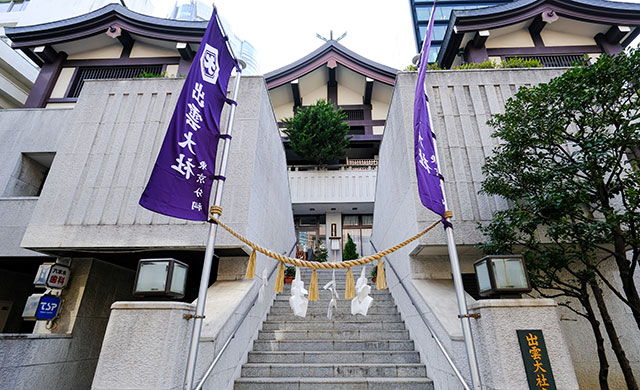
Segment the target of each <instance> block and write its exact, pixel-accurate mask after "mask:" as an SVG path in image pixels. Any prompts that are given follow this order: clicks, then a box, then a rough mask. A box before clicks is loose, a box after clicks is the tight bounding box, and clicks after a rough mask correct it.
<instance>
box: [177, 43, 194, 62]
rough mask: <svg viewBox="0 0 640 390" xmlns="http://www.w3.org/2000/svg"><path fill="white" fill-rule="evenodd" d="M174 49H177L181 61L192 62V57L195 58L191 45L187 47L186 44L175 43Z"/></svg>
mask: <svg viewBox="0 0 640 390" xmlns="http://www.w3.org/2000/svg"><path fill="white" fill-rule="evenodd" d="M176 49H178V52H179V53H180V57H182V59H183V60H186V61H193V57H194V56H195V53H194V52H193V49H192V48H191V45H189V44H188V43H187V42H178V43H176Z"/></svg>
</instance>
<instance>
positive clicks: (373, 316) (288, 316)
mask: <svg viewBox="0 0 640 390" xmlns="http://www.w3.org/2000/svg"><path fill="white" fill-rule="evenodd" d="M297 320H302V321H310V322H312V321H322V322H326V321H328V319H327V307H326V306H325V308H324V311H322V312H314V311H308V312H307V316H306V317H304V318H302V317H297V316H294V315H293V312H292V311H291V309H289V311H281V312H278V313H269V314H268V315H267V321H297ZM332 320H336V321H356V322H370V321H386V322H401V321H402V318H401V317H400V314H397V313H393V314H378V313H372V312H370V313H367V315H366V316H363V315H360V314H357V315H353V314H351V311H350V310H345V311H340V310H337V311H336V310H334V312H333V317H332Z"/></svg>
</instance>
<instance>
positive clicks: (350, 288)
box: [344, 267, 356, 299]
mask: <svg viewBox="0 0 640 390" xmlns="http://www.w3.org/2000/svg"><path fill="white" fill-rule="evenodd" d="M355 290H356V288H355V285H354V283H353V272H351V267H349V268H348V269H347V285H346V287H345V290H344V299H353V298H355V296H356V291H355Z"/></svg>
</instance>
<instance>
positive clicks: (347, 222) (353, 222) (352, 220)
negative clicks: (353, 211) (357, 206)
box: [342, 215, 359, 226]
mask: <svg viewBox="0 0 640 390" xmlns="http://www.w3.org/2000/svg"><path fill="white" fill-rule="evenodd" d="M342 224H343V225H344V226H359V224H358V216H357V215H345V216H344V219H343V221H342Z"/></svg>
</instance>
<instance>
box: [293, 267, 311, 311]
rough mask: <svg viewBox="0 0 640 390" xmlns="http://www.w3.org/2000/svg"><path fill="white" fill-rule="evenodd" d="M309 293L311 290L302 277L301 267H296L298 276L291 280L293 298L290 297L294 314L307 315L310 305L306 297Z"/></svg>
mask: <svg viewBox="0 0 640 390" xmlns="http://www.w3.org/2000/svg"><path fill="white" fill-rule="evenodd" d="M307 294H309V291H307V290H305V288H304V282H303V281H302V278H301V277H300V268H298V267H296V277H295V279H293V281H292V282H291V298H289V305H290V306H291V310H293V314H294V315H296V316H298V317H305V316H306V315H307V307H308V306H309V300H308V299H307V298H305V295H307Z"/></svg>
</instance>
